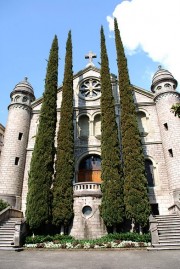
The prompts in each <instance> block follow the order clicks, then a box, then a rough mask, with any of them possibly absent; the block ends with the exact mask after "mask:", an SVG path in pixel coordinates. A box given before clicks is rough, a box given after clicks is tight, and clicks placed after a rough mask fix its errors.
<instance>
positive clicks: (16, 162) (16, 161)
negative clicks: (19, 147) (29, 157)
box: [14, 157, 19, 165]
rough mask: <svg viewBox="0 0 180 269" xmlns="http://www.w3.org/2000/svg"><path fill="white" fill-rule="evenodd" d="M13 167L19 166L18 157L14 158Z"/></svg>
mask: <svg viewBox="0 0 180 269" xmlns="http://www.w3.org/2000/svg"><path fill="white" fill-rule="evenodd" d="M14 164H15V165H18V164H19V157H16V158H15V162H14Z"/></svg>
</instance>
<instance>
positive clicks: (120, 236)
mask: <svg viewBox="0 0 180 269" xmlns="http://www.w3.org/2000/svg"><path fill="white" fill-rule="evenodd" d="M116 240H119V241H133V242H147V243H148V242H150V241H151V237H150V234H142V235H141V234H138V233H114V234H108V235H106V236H103V237H101V238H98V239H92V240H88V239H84V240H76V239H74V238H73V237H72V236H70V235H60V234H56V235H54V236H51V235H46V236H44V235H35V236H28V237H26V240H25V244H36V243H44V242H55V243H67V242H71V243H74V242H75V243H81V244H83V243H85V242H89V243H90V244H95V243H97V244H99V243H107V242H110V241H116Z"/></svg>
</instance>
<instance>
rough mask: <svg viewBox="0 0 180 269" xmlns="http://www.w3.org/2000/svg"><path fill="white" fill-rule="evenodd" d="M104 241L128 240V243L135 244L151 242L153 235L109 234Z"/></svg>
mask: <svg viewBox="0 0 180 269" xmlns="http://www.w3.org/2000/svg"><path fill="white" fill-rule="evenodd" d="M102 239H107V240H108V241H109V240H126V241H134V242H150V241H151V235H150V234H149V233H147V234H139V233H113V234H108V235H106V236H104V237H102Z"/></svg>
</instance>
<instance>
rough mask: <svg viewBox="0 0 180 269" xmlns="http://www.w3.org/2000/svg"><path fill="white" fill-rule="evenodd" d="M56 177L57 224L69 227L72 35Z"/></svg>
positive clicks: (66, 59)
mask: <svg viewBox="0 0 180 269" xmlns="http://www.w3.org/2000/svg"><path fill="white" fill-rule="evenodd" d="M55 170H56V175H55V181H54V187H53V208H52V214H53V223H54V224H55V225H56V226H58V227H60V226H61V231H62V232H63V230H64V227H66V228H67V227H68V225H69V224H70V222H71V221H72V218H73V177H74V127H73V71H72V41H71V32H69V34H68V39H67V43H66V57H65V71H64V81H63V89H62V104H61V117H60V123H59V132H58V140H57V159H56V165H55Z"/></svg>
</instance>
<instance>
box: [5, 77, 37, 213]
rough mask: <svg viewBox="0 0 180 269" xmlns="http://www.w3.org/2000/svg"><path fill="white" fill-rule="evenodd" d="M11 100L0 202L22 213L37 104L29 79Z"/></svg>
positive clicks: (19, 87)
mask: <svg viewBox="0 0 180 269" xmlns="http://www.w3.org/2000/svg"><path fill="white" fill-rule="evenodd" d="M10 97H11V103H10V105H9V107H8V109H9V113H8V121H7V124H6V130H5V136H4V146H3V149H2V154H1V162H0V198H2V199H4V200H6V201H7V202H8V203H9V204H10V205H11V206H13V207H15V208H17V209H20V208H21V195H22V181H23V176H24V166H25V160H26V148H27V142H28V135H29V127H30V121H31V111H32V108H31V103H32V101H34V100H35V97H34V91H33V88H32V86H31V84H30V83H29V82H28V81H27V78H25V79H24V80H23V81H21V82H19V83H18V84H17V85H16V86H15V88H14V89H13V91H12V92H11V94H10Z"/></svg>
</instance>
